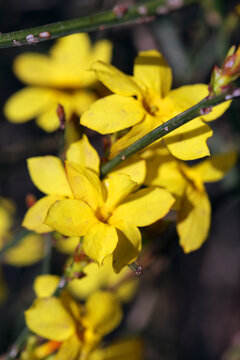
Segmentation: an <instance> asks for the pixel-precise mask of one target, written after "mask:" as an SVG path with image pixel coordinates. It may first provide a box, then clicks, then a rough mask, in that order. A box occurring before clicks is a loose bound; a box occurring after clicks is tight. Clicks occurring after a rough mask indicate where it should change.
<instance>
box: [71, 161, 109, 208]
mask: <svg viewBox="0 0 240 360" xmlns="http://www.w3.org/2000/svg"><path fill="white" fill-rule="evenodd" d="M65 164H66V165H65V167H66V173H67V178H68V182H69V185H70V187H71V190H72V192H73V194H74V197H75V198H76V199H79V200H83V201H85V202H86V203H87V204H88V205H89V206H91V207H92V208H93V209H94V210H96V209H97V208H98V207H99V206H100V205H101V204H102V201H103V198H102V185H101V182H100V180H99V177H98V176H97V175H96V174H95V173H94V172H93V171H91V170H88V169H86V168H84V167H83V166H80V165H78V164H76V163H71V162H69V161H66V163H65Z"/></svg>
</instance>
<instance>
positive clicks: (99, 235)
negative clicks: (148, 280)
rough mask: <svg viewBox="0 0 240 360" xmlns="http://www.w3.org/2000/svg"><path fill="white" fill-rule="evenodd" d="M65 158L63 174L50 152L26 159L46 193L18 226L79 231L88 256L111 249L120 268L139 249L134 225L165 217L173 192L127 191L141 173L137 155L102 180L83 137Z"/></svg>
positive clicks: (70, 232)
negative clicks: (134, 158) (134, 159)
mask: <svg viewBox="0 0 240 360" xmlns="http://www.w3.org/2000/svg"><path fill="white" fill-rule="evenodd" d="M67 159H68V161H67V162H66V165H65V170H66V173H65V171H64V167H63V164H62V162H61V161H60V159H58V158H56V157H54V156H45V157H36V158H30V159H28V169H29V172H30V176H31V178H32V180H33V182H34V184H35V185H36V186H37V187H38V188H39V189H40V190H41V191H42V192H44V193H45V194H47V196H45V197H43V198H42V199H40V200H39V201H37V202H36V203H35V204H34V205H33V206H32V207H31V208H30V209H29V210H28V212H27V213H26V215H25V218H24V220H23V226H25V227H26V228H28V229H30V230H34V231H36V232H39V233H42V232H49V231H52V230H53V229H55V230H57V231H58V232H59V233H61V234H63V235H66V236H70V237H80V236H84V244H83V249H84V251H85V253H86V254H87V255H88V256H89V257H90V258H91V259H93V260H95V261H97V262H98V263H99V264H101V263H102V261H103V260H104V258H105V257H106V256H108V255H110V254H113V262H114V267H115V270H116V271H120V270H121V268H122V267H123V266H125V265H126V264H128V263H129V262H132V261H133V260H134V259H136V257H137V255H138V253H139V251H140V248H141V234H140V232H139V230H138V228H137V226H146V225H149V224H151V223H153V222H155V221H156V220H158V219H159V218H161V217H163V216H165V215H166V213H167V212H168V211H169V209H170V208H171V206H172V204H173V202H174V200H173V197H172V196H171V195H170V194H169V193H168V192H166V191H165V190H160V189H156V188H148V189H143V190H139V191H137V192H135V193H134V194H131V193H132V192H133V191H135V190H136V188H137V185H138V184H140V183H142V182H143V180H144V177H145V170H146V169H145V161H144V160H142V159H140V158H136V162H134V163H131V161H132V160H130V161H129V162H128V163H127V166H126V167H124V168H119V169H118V170H117V171H116V172H115V173H112V174H110V175H109V177H108V178H107V179H105V180H103V182H102V183H101V182H100V180H99V177H98V173H99V162H100V160H99V158H98V155H97V153H96V151H95V149H94V148H93V147H92V146H91V145H90V143H89V142H88V140H87V137H86V136H83V138H82V139H81V140H80V141H78V142H77V143H74V144H72V145H71V147H70V148H69V150H68V152H67ZM69 160H71V161H72V160H73V161H78V164H77V163H74V162H71V161H69ZM79 164H81V165H79ZM86 164H88V168H85V166H86ZM130 176H131V177H132V178H134V180H135V181H133V180H131V178H130ZM142 207H143V208H144V209H145V212H144V213H143V212H142ZM75 241H76V239H72V240H71V242H72V243H76V242H75ZM68 251H69V249H68Z"/></svg>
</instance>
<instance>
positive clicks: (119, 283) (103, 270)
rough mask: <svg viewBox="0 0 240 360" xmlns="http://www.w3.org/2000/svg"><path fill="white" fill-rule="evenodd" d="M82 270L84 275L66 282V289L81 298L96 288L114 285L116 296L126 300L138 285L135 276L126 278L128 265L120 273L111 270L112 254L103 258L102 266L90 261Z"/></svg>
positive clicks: (128, 270)
mask: <svg viewBox="0 0 240 360" xmlns="http://www.w3.org/2000/svg"><path fill="white" fill-rule="evenodd" d="M83 272H84V274H85V275H86V276H84V277H83V278H81V279H74V280H72V281H71V282H70V283H69V284H68V291H69V292H70V293H71V294H73V296H74V297H75V298H78V299H81V300H84V299H86V298H88V297H89V295H90V294H92V293H93V292H94V291H96V290H100V289H105V288H109V287H114V291H115V293H116V294H117V296H118V298H119V299H120V300H121V301H125V302H127V301H130V300H131V298H132V297H133V295H134V293H135V291H136V288H137V285H138V282H137V281H136V278H129V279H128V277H129V274H130V273H131V270H130V269H129V268H128V267H125V268H124V269H123V270H122V271H121V273H120V274H116V273H115V272H114V271H113V266H112V255H109V256H107V257H106V258H105V260H104V262H103V265H102V266H100V267H99V266H98V265H97V264H96V263H94V262H92V263H90V264H88V265H87V266H85V267H84V270H83ZM123 280H124V281H123Z"/></svg>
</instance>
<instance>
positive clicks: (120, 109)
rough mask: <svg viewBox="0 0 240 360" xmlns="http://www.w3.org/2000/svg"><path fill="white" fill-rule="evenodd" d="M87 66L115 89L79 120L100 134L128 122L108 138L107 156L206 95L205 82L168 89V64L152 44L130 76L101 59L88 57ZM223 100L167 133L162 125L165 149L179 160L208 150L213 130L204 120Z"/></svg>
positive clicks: (218, 110) (213, 115) (220, 107)
mask: <svg viewBox="0 0 240 360" xmlns="http://www.w3.org/2000/svg"><path fill="white" fill-rule="evenodd" d="M91 68H92V69H93V70H94V71H95V73H96V76H97V78H98V79H99V80H100V81H101V82H102V83H103V84H104V85H105V86H107V87H108V88H109V89H110V90H111V91H112V92H113V93H115V94H113V95H109V96H107V97H105V98H103V99H100V100H97V101H96V102H95V103H94V104H92V105H91V106H90V107H89V109H88V110H87V111H86V112H85V113H83V115H82V117H81V120H80V121H81V124H83V125H85V126H87V127H89V128H90V129H93V130H96V131H98V132H99V133H101V134H108V133H114V132H117V131H120V130H123V129H127V128H130V127H132V128H131V129H130V131H129V132H128V133H127V134H126V135H124V136H123V137H122V138H121V139H119V140H118V141H116V142H115V143H114V144H113V146H112V149H111V156H115V155H116V154H117V153H119V152H120V151H121V150H123V149H124V148H126V147H127V146H129V145H130V144H132V143H133V142H135V141H136V140H138V139H139V138H141V137H142V136H144V135H146V134H147V133H149V132H150V131H151V130H153V129H155V128H156V127H158V126H159V125H161V124H163V123H165V122H166V121H167V120H169V119H171V118H172V117H174V116H175V115H178V114H179V113H181V112H183V111H185V110H186V109H188V108H190V107H191V106H193V105H195V104H196V103H197V102H199V101H200V100H202V99H203V98H204V97H206V96H208V86H207V85H204V84H195V85H187V86H182V87H180V88H178V89H175V90H170V89H171V84H172V72H171V69H170V67H169V66H168V64H167V62H166V61H165V59H164V58H163V56H162V55H161V54H160V53H159V52H158V51H156V50H149V51H144V52H141V53H140V54H139V55H138V57H137V58H136V59H135V65H134V75H133V76H128V75H125V74H124V73H123V72H121V71H120V70H118V69H116V68H115V67H113V66H112V65H108V64H106V63H104V62H102V61H97V62H95V63H93V65H92V67H91ZM228 106H229V102H225V103H223V104H221V105H218V106H216V107H214V108H213V109H212V111H211V112H210V113H209V114H207V115H201V116H199V117H198V118H195V119H194V120H192V121H190V122H188V123H187V124H185V125H183V126H181V127H180V128H178V129H176V130H174V131H173V132H171V133H170V134H167V131H166V135H165V136H164V142H165V144H166V146H167V147H168V149H169V151H170V152H171V153H172V154H173V155H174V156H175V157H177V158H179V159H182V160H193V159H198V158H201V157H204V156H207V155H209V149H208V146H207V144H206V141H207V139H208V138H209V137H210V136H211V135H212V130H211V129H210V127H209V126H208V125H207V124H205V122H204V121H210V120H214V119H216V118H217V117H219V116H220V115H221V114H222V113H223V112H224V111H225V110H226V109H227V107H228ZM203 120H204V121H203Z"/></svg>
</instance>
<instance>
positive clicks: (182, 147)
mask: <svg viewBox="0 0 240 360" xmlns="http://www.w3.org/2000/svg"><path fill="white" fill-rule="evenodd" d="M212 133H213V132H212V130H211V129H210V127H209V126H208V125H206V124H204V122H203V121H202V120H201V119H200V118H196V119H194V120H191V121H190V122H188V123H187V124H185V125H183V126H180V127H179V128H178V129H176V130H174V131H172V132H171V133H170V134H169V135H166V136H164V141H165V143H166V145H167V147H168V150H169V151H170V152H171V153H172V155H174V156H175V157H176V158H178V159H181V160H195V159H200V158H202V157H204V156H208V155H209V154H210V153H209V149H208V146H207V139H208V138H209V137H211V136H212Z"/></svg>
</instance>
